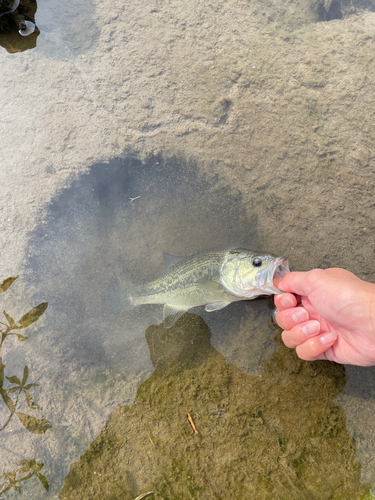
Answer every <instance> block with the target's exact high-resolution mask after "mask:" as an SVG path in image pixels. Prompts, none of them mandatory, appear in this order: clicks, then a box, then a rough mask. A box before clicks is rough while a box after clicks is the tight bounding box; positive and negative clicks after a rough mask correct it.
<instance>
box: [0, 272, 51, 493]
mask: <svg viewBox="0 0 375 500" xmlns="http://www.w3.org/2000/svg"><path fill="white" fill-rule="evenodd" d="M17 278H18V276H16V277H12V278H7V279H6V280H4V281H3V283H2V284H1V285H0V293H2V292H5V291H6V290H8V288H9V287H10V286H11V285H12V283H14V281H15V280H16V279H17ZM47 307H48V302H42V303H41V304H39V305H37V306H36V307H34V308H33V309H31V310H30V311H29V312H27V313H26V314H25V315H24V316H22V318H21V319H20V320H19V321H15V320H14V319H13V318H12V317H11V316H10V315H9V314H8V313H7V312H6V311H3V314H4V317H5V321H6V322H5V321H0V334H1V340H0V396H1V399H2V401H3V403H4V404H5V406H6V407H7V408H8V410H9V416H8V418H7V420H6V421H5V422H4V423H3V424H1V423H0V432H1V431H3V430H4V429H5V428H6V427H7V426H8V425H9V423H10V422H11V421H12V419H13V417H14V416H16V417H17V418H18V420H19V421H20V422H21V424H22V425H23V426H24V427H25V428H26V429H27V430H28V431H29V432H32V433H33V434H44V433H45V432H46V430H47V429H49V428H50V427H52V425H51V424H50V423H49V421H48V420H47V419H39V418H36V417H34V416H32V415H29V414H28V413H22V412H20V411H17V407H18V405H19V403H20V398H21V396H22V395H23V396H24V397H25V398H26V402H27V405H28V407H29V408H30V409H31V410H40V406H39V405H37V404H36V403H35V402H34V400H33V398H32V396H31V394H30V392H29V390H30V389H31V388H32V387H36V386H38V385H39V384H35V383H27V382H28V377H29V368H28V367H27V366H25V367H24V369H23V376H22V380H20V378H19V377H17V375H12V376H10V377H8V376H6V375H5V368H6V365H5V364H4V363H3V359H2V356H1V350H2V347H3V345H4V342H5V339H6V338H8V337H10V336H12V335H16V336H17V338H18V340H19V341H20V342H24V341H25V340H27V336H26V335H23V334H21V333H18V330H23V329H25V328H27V327H28V326H30V325H31V324H33V323H35V321H37V320H38V319H39V318H40V316H42V314H44V312H45V310H46V309H47ZM5 379H6V380H8V382H9V383H10V384H12V385H11V387H8V388H5V387H4V383H5ZM18 465H19V468H18V469H15V470H13V471H8V472H3V473H2V474H1V475H0V481H1V480H2V481H3V482H0V495H1V494H3V493H5V492H6V491H8V490H10V489H13V490H15V491H21V488H20V486H19V483H21V482H23V481H26V480H28V479H30V478H31V477H32V476H36V477H37V478H38V479H39V481H40V482H41V483H42V485H43V486H44V488H45V489H46V490H48V488H49V485H48V481H47V479H46V477H45V476H44V475H43V474H41V473H40V472H39V471H40V470H41V469H42V467H43V466H44V464H38V463H36V460H35V459H32V460H21V461H20V462H19V463H18Z"/></svg>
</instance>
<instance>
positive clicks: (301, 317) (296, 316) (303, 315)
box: [292, 307, 309, 323]
mask: <svg viewBox="0 0 375 500" xmlns="http://www.w3.org/2000/svg"><path fill="white" fill-rule="evenodd" d="M308 319H309V314H308V312H307V311H305V309H301V308H300V307H297V308H296V310H295V311H294V313H293V314H292V320H293V321H294V322H295V323H302V322H304V321H307V320H308Z"/></svg>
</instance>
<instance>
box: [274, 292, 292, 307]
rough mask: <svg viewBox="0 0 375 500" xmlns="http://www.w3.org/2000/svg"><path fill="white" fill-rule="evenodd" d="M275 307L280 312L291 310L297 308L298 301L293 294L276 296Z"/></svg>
mask: <svg viewBox="0 0 375 500" xmlns="http://www.w3.org/2000/svg"><path fill="white" fill-rule="evenodd" d="M274 300H275V306H276V307H277V309H278V310H279V311H284V309H289V308H290V307H296V305H297V299H296V297H295V295H293V294H292V293H282V294H281V295H275V299H274Z"/></svg>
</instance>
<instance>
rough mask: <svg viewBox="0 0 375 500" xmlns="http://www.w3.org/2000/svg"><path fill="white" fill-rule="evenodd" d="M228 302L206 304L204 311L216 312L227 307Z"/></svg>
mask: <svg viewBox="0 0 375 500" xmlns="http://www.w3.org/2000/svg"><path fill="white" fill-rule="evenodd" d="M229 304H230V302H226V301H224V300H222V301H221V302H212V304H207V305H206V307H205V309H206V311H207V312H212V311H218V310H219V309H223V308H224V307H227V306H229Z"/></svg>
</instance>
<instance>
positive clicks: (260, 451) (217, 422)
mask: <svg viewBox="0 0 375 500" xmlns="http://www.w3.org/2000/svg"><path fill="white" fill-rule="evenodd" d="M275 338H276V342H277V343H278V346H279V349H278V352H277V353H276V354H275V355H274V356H273V357H272V358H271V359H269V360H267V361H266V362H265V363H264V374H263V375H262V376H256V377H254V376H249V375H246V374H244V373H243V372H241V371H240V370H239V369H238V368H236V367H235V366H234V365H230V364H228V363H226V361H225V359H224V357H223V356H222V355H221V354H220V353H219V352H218V351H217V350H216V349H214V348H213V347H212V345H211V344H210V331H209V329H208V327H207V325H206V324H205V323H204V321H203V320H202V319H201V318H200V317H198V316H196V315H193V314H186V315H184V316H183V317H182V318H181V319H180V320H179V321H178V322H177V323H176V324H175V325H174V327H173V328H171V329H170V330H165V329H164V328H163V326H162V325H160V326H151V327H149V328H148V329H147V331H146V339H147V342H148V345H149V348H150V352H151V359H152V362H153V364H154V366H155V371H154V373H153V374H152V376H151V377H150V378H149V379H148V380H146V381H145V382H144V383H143V384H142V385H141V386H140V387H139V390H138V393H137V397H136V399H135V401H134V403H133V404H132V405H131V406H129V407H124V406H118V407H117V408H116V409H115V410H114V411H113V412H112V414H111V415H110V417H109V420H108V422H107V424H106V425H105V427H104V428H103V430H102V431H101V433H100V434H99V436H98V437H97V438H96V439H95V440H94V442H93V443H92V444H91V445H90V446H89V448H88V449H87V451H86V452H85V453H84V454H83V455H82V457H81V459H80V460H79V462H77V463H75V464H73V465H72V466H71V470H70V472H69V474H68V476H67V477H66V479H65V482H64V486H63V489H62V491H61V493H60V499H61V500H68V499H74V500H77V499H82V500H83V499H101V500H103V499H108V500H109V499H115V498H116V499H129V500H130V499H134V498H136V497H137V496H138V495H141V494H142V493H146V492H150V491H155V493H154V494H153V495H150V496H149V497H147V498H155V499H182V500H184V499H192V498H197V499H200V500H205V499H207V500H213V499H222V500H226V499H228V500H235V499H241V500H242V499H250V498H254V499H255V498H256V499H273V500H274V499H304V498H309V499H310V498H311V499H319V500H322V499H339V498H350V499H353V500H354V499H359V498H361V496H362V495H363V494H365V493H366V491H368V488H367V487H366V486H364V485H361V483H360V464H359V463H357V462H356V461H355V443H354V440H353V439H352V438H351V437H350V436H349V435H348V433H347V431H346V426H345V416H344V413H343V411H342V410H341V408H339V407H338V406H336V405H335V403H334V399H335V397H336V396H337V395H338V394H339V393H340V391H341V390H342V388H343V387H344V385H345V375H344V367H342V366H341V365H338V364H335V363H331V362H323V361H322V362H320V361H319V362H316V363H308V362H304V361H301V360H300V359H298V358H297V356H296V354H295V352H294V351H292V350H290V349H287V348H286V347H285V346H284V345H283V344H282V342H281V339H280V331H279V330H278V329H277V330H276V327H275ZM291 408H294V409H295V411H292V412H291V410H290V409H291ZM186 414H188V415H189V416H190V418H191V419H192V423H193V424H194V426H195V428H196V430H197V432H195V431H194V430H193V428H192V426H191V425H190V423H189V421H188V419H187V416H186Z"/></svg>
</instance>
